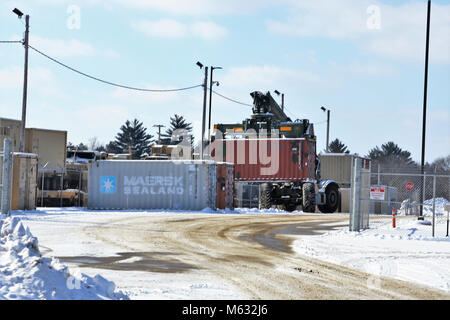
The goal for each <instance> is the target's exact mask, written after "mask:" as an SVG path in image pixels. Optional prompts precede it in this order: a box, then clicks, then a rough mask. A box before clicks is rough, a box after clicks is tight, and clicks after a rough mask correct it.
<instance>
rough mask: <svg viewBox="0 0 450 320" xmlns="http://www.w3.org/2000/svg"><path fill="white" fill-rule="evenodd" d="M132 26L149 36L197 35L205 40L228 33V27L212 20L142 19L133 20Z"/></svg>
mask: <svg viewBox="0 0 450 320" xmlns="http://www.w3.org/2000/svg"><path fill="white" fill-rule="evenodd" d="M131 26H132V27H133V28H135V29H136V30H138V31H140V32H143V33H144V34H146V35H147V36H149V37H161V38H184V37H196V38H200V39H203V40H217V39H221V38H224V37H226V36H227V35H228V31H227V29H225V28H224V27H222V26H219V25H218V24H216V23H214V22H210V21H196V22H193V23H191V24H185V23H181V22H179V21H176V20H173V19H161V20H156V21H151V20H140V21H133V22H132V23H131Z"/></svg>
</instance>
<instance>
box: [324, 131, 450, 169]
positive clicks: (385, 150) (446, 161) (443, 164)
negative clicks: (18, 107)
mask: <svg viewBox="0 0 450 320" xmlns="http://www.w3.org/2000/svg"><path fill="white" fill-rule="evenodd" d="M328 150H329V152H330V153H346V154H350V150H349V149H348V147H347V146H346V145H345V143H344V142H342V141H340V140H339V139H335V140H333V141H331V142H330V144H329V146H328ZM365 157H367V158H370V159H372V171H373V172H376V171H378V168H380V171H382V172H401V173H414V172H418V171H420V169H421V168H420V167H421V165H420V164H419V163H417V162H415V161H414V160H413V159H412V158H411V153H410V152H409V151H407V150H403V149H402V148H400V147H399V146H398V145H397V144H396V143H394V142H393V141H388V142H386V143H384V144H382V145H381V147H378V146H375V147H374V148H372V149H370V150H369V152H368V153H367V154H366V155H365ZM424 170H425V172H427V173H435V172H436V173H440V174H450V155H448V156H446V157H440V158H438V159H436V160H434V161H433V162H432V163H426V164H425V167H424Z"/></svg>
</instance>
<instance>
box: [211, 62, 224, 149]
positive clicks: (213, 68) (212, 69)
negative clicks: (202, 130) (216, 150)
mask: <svg viewBox="0 0 450 320" xmlns="http://www.w3.org/2000/svg"><path fill="white" fill-rule="evenodd" d="M215 69H222V67H213V66H211V79H209V81H210V82H209V112H208V116H209V120H208V143H211V103H212V87H213V85H214V83H216V84H217V85H219V82H217V81H213V71H214V70H215Z"/></svg>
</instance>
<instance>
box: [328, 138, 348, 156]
mask: <svg viewBox="0 0 450 320" xmlns="http://www.w3.org/2000/svg"><path fill="white" fill-rule="evenodd" d="M328 151H329V152H331V153H347V154H348V153H350V150H347V146H346V145H345V144H344V143H343V142H342V141H340V140H339V139H335V140H333V141H331V143H330V145H329V146H328Z"/></svg>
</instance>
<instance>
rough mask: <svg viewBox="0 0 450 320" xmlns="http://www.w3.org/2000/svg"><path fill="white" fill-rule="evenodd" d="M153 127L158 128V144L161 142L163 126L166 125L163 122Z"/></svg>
mask: <svg viewBox="0 0 450 320" xmlns="http://www.w3.org/2000/svg"><path fill="white" fill-rule="evenodd" d="M153 127H155V128H158V144H161V128H164V127H165V126H164V125H162V124H155V125H154V126H153Z"/></svg>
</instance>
